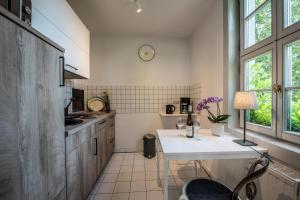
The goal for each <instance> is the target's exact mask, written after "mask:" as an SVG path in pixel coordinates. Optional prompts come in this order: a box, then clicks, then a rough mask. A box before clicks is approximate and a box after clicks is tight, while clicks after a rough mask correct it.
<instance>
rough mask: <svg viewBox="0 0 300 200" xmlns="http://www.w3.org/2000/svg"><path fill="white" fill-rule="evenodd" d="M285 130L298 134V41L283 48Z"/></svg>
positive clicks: (299, 68)
mask: <svg viewBox="0 0 300 200" xmlns="http://www.w3.org/2000/svg"><path fill="white" fill-rule="evenodd" d="M284 69H285V79H284V80H285V81H284V82H285V83H284V90H285V97H284V98H285V102H286V103H285V109H284V110H285V112H286V113H285V115H286V117H285V130H286V131H291V132H296V133H300V39H299V40H297V41H294V42H292V43H289V44H286V45H285V46H284Z"/></svg>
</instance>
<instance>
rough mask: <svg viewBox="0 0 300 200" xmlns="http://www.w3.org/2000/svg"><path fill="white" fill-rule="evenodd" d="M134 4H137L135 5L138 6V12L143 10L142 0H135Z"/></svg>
mask: <svg viewBox="0 0 300 200" xmlns="http://www.w3.org/2000/svg"><path fill="white" fill-rule="evenodd" d="M134 4H135V7H136V12H137V13H140V12H142V7H141V3H140V1H139V0H134Z"/></svg>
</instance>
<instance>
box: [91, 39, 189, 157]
mask: <svg viewBox="0 0 300 200" xmlns="http://www.w3.org/2000/svg"><path fill="white" fill-rule="evenodd" d="M142 44H151V45H152V46H153V47H154V48H155V50H156V56H155V58H154V60H153V61H151V62H143V61H141V60H140V59H139V57H138V54H137V53H138V48H139V47H140V46H141V45H142ZM190 73H191V66H190V48H189V41H188V40H187V39H177V38H161V37H139V36H131V37H103V36H94V35H92V37H91V79H90V80H88V85H189V84H190V83H191V82H190V75H191V74H190ZM175 120H176V118H175V119H173V120H163V119H161V117H160V116H159V114H158V113H127V114H126V113H118V114H117V115H116V151H123V152H124V151H138V150H139V151H140V150H142V137H143V135H144V134H145V133H148V132H150V133H151V132H152V133H154V131H155V130H156V129H158V128H171V127H173V128H174V127H175Z"/></svg>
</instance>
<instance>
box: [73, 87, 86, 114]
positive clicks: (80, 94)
mask: <svg viewBox="0 0 300 200" xmlns="http://www.w3.org/2000/svg"><path fill="white" fill-rule="evenodd" d="M72 102H73V103H72V111H73V112H78V111H83V110H84V90H79V89H75V88H73V89H72Z"/></svg>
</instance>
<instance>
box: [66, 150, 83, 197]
mask: <svg viewBox="0 0 300 200" xmlns="http://www.w3.org/2000/svg"><path fill="white" fill-rule="evenodd" d="M80 163H81V162H80V152H79V151H78V148H76V149H74V150H73V151H72V152H69V153H68V154H67V197H68V200H82V199H84V198H83V184H82V170H81V165H80Z"/></svg>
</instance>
